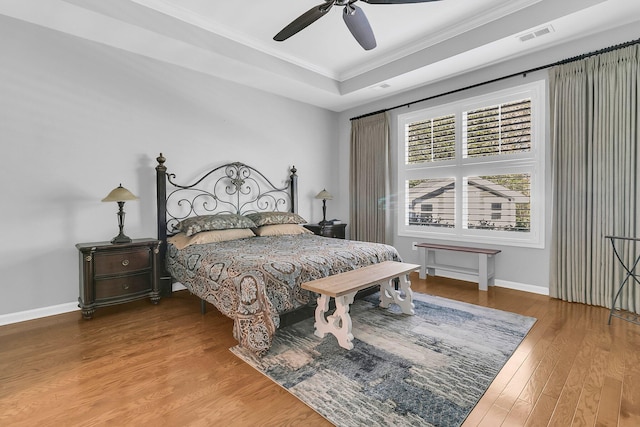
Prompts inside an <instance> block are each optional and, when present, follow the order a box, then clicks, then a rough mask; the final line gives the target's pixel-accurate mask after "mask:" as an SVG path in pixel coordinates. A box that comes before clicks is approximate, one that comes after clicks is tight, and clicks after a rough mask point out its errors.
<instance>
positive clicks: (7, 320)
mask: <svg viewBox="0 0 640 427" xmlns="http://www.w3.org/2000/svg"><path fill="white" fill-rule="evenodd" d="M436 273H437V274H438V276H443V277H448V278H450V279H457V280H465V281H468V282H477V279H476V278H475V277H474V276H471V275H468V274H461V273H455V272H450V271H446V272H444V271H436ZM496 286H500V287H501V288H508V289H515V290H518V291H525V292H531V293H534V294H540V295H549V289H548V288H543V287H542V286H534V285H528V284H526V283H517V282H509V281H506V280H497V279H496ZM183 289H187V288H186V287H185V286H184V285H183V284H182V283H180V282H176V283H173V284H172V285H171V290H172V291H173V292H176V291H181V290H183ZM79 310H80V309H79V308H78V303H77V302H69V303H66V304H58V305H52V306H50V307H42V308H36V309H33V310H26V311H19V312H17V313H9V314H2V315H0V326H3V325H10V324H12V323H19V322H25V321H27V320H33V319H39V318H41V317H47V316H55V315H56V314H62V313H69V312H71V311H79Z"/></svg>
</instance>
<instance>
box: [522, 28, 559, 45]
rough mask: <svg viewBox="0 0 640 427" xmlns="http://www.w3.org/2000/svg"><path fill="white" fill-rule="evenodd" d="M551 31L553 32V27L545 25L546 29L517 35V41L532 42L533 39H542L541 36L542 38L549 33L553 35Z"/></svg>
mask: <svg viewBox="0 0 640 427" xmlns="http://www.w3.org/2000/svg"><path fill="white" fill-rule="evenodd" d="M553 31H554V30H553V27H552V26H551V25H547V26H546V27H542V28H538V29H537V30H533V31H531V32H529V33H526V34H522V35H519V36H518V39H519V40H520V41H521V42H526V41H529V40H533V39H535V38H538V37H542V36H544V35H546V34H551V33H553Z"/></svg>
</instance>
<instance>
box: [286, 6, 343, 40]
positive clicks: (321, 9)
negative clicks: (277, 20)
mask: <svg viewBox="0 0 640 427" xmlns="http://www.w3.org/2000/svg"><path fill="white" fill-rule="evenodd" d="M332 7H333V0H326V1H325V2H324V3H322V4H319V5H317V6H314V7H312V8H311V9H309V10H308V11H306V12H305V13H303V14H302V15H300V16H298V17H297V18H296V19H294V20H293V21H292V22H291V23H290V24H289V25H287V26H286V27H284V28H283V29H282V30H281V31H280V32H279V33H278V34H276V35H275V36H274V37H273V39H274V40H275V41H277V42H281V41H284V40H286V39H288V38H289V37H291V36H292V35H294V34H296V33H298V32H299V31H302V30H304V29H305V28H307V27H308V26H309V25H311V24H313V23H314V22H316V21H317V20H318V19H320V18H322V17H323V16H324V15H326V13H327V12H329V10H331V8H332Z"/></svg>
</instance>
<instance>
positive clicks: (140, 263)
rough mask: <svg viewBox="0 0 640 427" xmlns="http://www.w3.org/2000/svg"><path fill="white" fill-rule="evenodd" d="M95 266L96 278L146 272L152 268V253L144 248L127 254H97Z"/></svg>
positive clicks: (129, 251)
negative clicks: (145, 270) (139, 271)
mask: <svg viewBox="0 0 640 427" xmlns="http://www.w3.org/2000/svg"><path fill="white" fill-rule="evenodd" d="M94 266H95V267H94V268H95V275H96V276H105V275H110V274H119V273H127V272H133V271H137V270H144V269H146V268H149V267H151V251H150V250H149V248H146V247H143V248H137V249H134V250H128V251H126V252H125V251H122V252H115V251H111V252H96V254H95V263H94Z"/></svg>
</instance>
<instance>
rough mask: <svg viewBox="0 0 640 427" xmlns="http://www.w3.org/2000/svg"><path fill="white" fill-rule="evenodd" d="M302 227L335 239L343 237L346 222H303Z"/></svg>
mask: <svg viewBox="0 0 640 427" xmlns="http://www.w3.org/2000/svg"><path fill="white" fill-rule="evenodd" d="M304 228H306V229H308V230H311V231H313V233H314V234H317V235H318V236H324V237H333V238H335V239H344V237H345V228H347V224H326V225H320V224H304Z"/></svg>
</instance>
